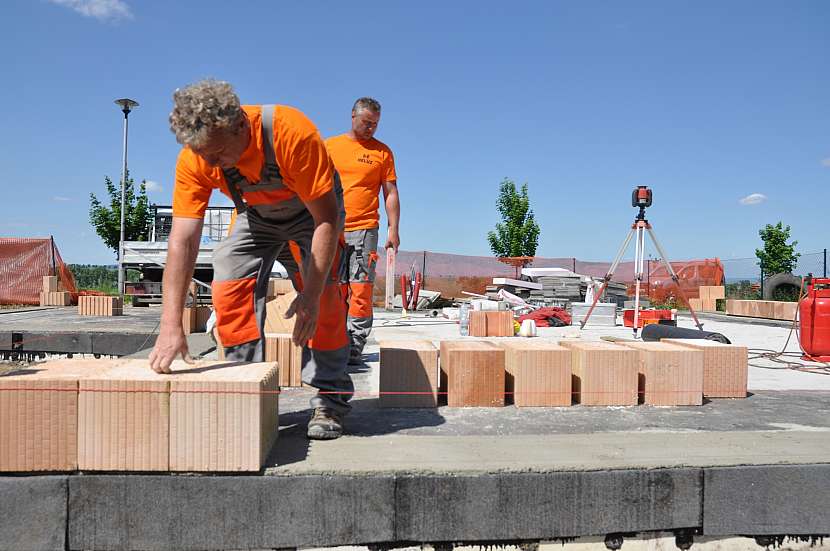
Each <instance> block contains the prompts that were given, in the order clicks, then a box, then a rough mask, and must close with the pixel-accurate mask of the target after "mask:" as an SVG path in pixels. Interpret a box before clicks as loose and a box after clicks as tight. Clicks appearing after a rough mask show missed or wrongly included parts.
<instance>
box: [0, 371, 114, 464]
mask: <svg viewBox="0 0 830 551" xmlns="http://www.w3.org/2000/svg"><path fill="white" fill-rule="evenodd" d="M96 364H97V361H95V360H57V361H51V362H46V363H42V364H37V365H36V366H33V367H32V368H27V369H18V370H14V371H11V372H9V373H6V374H5V375H2V376H0V471H5V472H9V471H12V472H24V471H74V470H77V468H78V380H79V379H81V378H83V377H85V376H88V375H90V374H94V373H97V372H98V371H99V370H100V368H99V367H98V366H97V365H96Z"/></svg>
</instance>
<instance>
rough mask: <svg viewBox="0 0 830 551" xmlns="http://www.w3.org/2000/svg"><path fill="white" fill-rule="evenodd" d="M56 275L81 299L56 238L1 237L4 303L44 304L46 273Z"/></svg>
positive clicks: (0, 276) (0, 297)
mask: <svg viewBox="0 0 830 551" xmlns="http://www.w3.org/2000/svg"><path fill="white" fill-rule="evenodd" d="M55 275H56V276H58V281H59V282H60V284H61V285H62V288H63V289H65V290H66V291H69V292H70V293H71V294H72V302H73V303H75V302H77V299H78V289H77V286H76V285H75V278H74V277H73V276H72V272H71V271H70V270H69V268H68V267H67V266H66V264H65V263H64V262H63V259H62V258H61V255H60V252H58V248H57V246H55V241H54V239H52V238H51V237H47V238H24V237H0V304H40V292H41V291H43V277H44V276H55Z"/></svg>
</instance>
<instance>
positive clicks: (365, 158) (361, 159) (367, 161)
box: [357, 153, 375, 165]
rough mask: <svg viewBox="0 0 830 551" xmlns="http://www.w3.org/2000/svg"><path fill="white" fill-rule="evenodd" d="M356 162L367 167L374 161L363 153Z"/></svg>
mask: <svg viewBox="0 0 830 551" xmlns="http://www.w3.org/2000/svg"><path fill="white" fill-rule="evenodd" d="M357 162H358V163H365V164H367V165H373V164H375V161H373V160H372V157H371V155H369V154H368V153H364V154H363V155H361V156H360V157H358V159H357Z"/></svg>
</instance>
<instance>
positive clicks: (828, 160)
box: [821, 157, 830, 166]
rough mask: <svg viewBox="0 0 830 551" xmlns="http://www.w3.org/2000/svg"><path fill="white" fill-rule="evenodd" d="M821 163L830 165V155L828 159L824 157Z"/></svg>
mask: <svg viewBox="0 0 830 551" xmlns="http://www.w3.org/2000/svg"><path fill="white" fill-rule="evenodd" d="M821 164H823V165H824V166H830V157H827V158H826V159H822V160H821Z"/></svg>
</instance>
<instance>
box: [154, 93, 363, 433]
mask: <svg viewBox="0 0 830 551" xmlns="http://www.w3.org/2000/svg"><path fill="white" fill-rule="evenodd" d="M173 101H174V104H175V105H174V107H173V112H172V113H171V114H170V129H171V130H172V131H173V133H174V134H175V135H176V140H177V141H178V142H179V143H181V144H182V145H184V147H183V148H182V150H181V152H180V153H179V158H178V161H177V163H176V181H175V189H174V192H173V227H172V230H171V232H170V238H169V241H168V253H167V267H166V268H165V270H164V278H163V297H164V298H163V307H162V314H161V328H160V331H159V336H158V339H157V341H156V345H155V347H154V348H153V351H152V353H151V354H150V367H151V368H152V369H153V370H154V371H156V372H158V373H170V364H171V362H172V361H173V360H174V359H175V358H176V357H177V356H178V355H179V354H181V355H182V356H183V357H184V358H185V360H186V361H189V355H188V350H187V341H186V340H185V338H184V334H183V331H182V309H183V307H184V301H185V293H186V290H187V287H188V284H189V283H190V279H191V277H192V276H193V268H194V265H195V261H196V254H197V253H198V251H199V241H200V238H201V234H202V224H203V221H204V213H205V208H206V207H207V205H208V201H209V199H210V195H211V192H212V191H213V190H214V189H219V190H220V191H221V192H222V193H224V194H225V195H227V196H228V197H230V198H231V199H232V200H233V202H234V205H236V219H235V221H234V222H233V225H232V227H231V231H230V233H229V235H228V237H227V238H226V239H225V240H223V241H221V242H220V243H219V245H218V246H217V247H216V249H215V251H214V258H213V268H214V276H213V285H212V291H213V304H214V308H215V309H216V326H217V329H218V332H219V337H220V339H221V341H222V344H223V345H224V346H225V357H226V358H227V359H228V360H237V361H254V362H258V361H263V360H264V351H263V348H264V343H263V338H262V336H263V333H264V326H265V299H266V294H267V291H268V279H269V276H270V273H271V266H272V265H273V263H274V261H275V260H278V261H279V262H280V263H281V264H282V265H283V266H284V267H285V269H286V270H287V271H288V275H289V277H290V278H291V280H292V282H293V284H294V287H295V288H296V289H297V291H298V294H297V298H296V299H295V300H294V301H293V302H292V304H291V306H290V307H289V309H288V311H287V312H286V317H291V316H292V315H293V316H296V321H295V325H294V333H293V335H292V338H293V340H294V343H295V344H297V345H299V346H303V354H302V366H303V367H302V379H303V382H304V383H306V384H308V385H311V386H313V387H316V388H317V389H319V391H320V392H318V394H317V395H316V396H314V397H313V398H312V399H311V405H312V407H313V408H314V413H313V414H312V417H311V420H310V421H309V424H308V437H309V438H312V439H320V440H328V439H333V438H337V437H339V436H340V435H341V434H342V432H343V424H342V418H343V416H344V415H345V414H346V413H347V412H348V411H349V409H350V408H351V406H350V405H349V404H348V403H347V402H348V400H349V398H351V395H352V393H353V391H354V386H353V384H352V381H351V378H350V377H349V375H348V373H347V372H346V369H347V368H346V365H347V361H348V354H349V340H348V336H347V334H346V309H347V306H346V293H347V289H346V285H345V283H344V281H345V277H344V276H345V266H344V265H341V263H342V262H344V261H345V254H344V243H343V241H342V237H341V236H342V228H343V221H344V212H343V199H342V189H341V187H340V182H339V179H338V177H337V173H336V172H335V169H334V166H333V165H332V162H331V160H330V159H329V156H328V154H327V153H326V148H325V144H324V143H323V140H322V139H321V138H320V134H319V133H318V132H317V128H316V127H315V126H314V124H312V122H311V121H310V120H309V119H308V118H307V117H306V116H305V115H303V114H302V113H301V112H300V111H298V110H296V109H293V108H291V107H287V106H283V105H276V106H274V105H262V106H259V105H240V104H239V98H238V97H237V95H236V93H235V92H234V91H233V88H232V87H231V85H230V84H228V83H227V82H221V81H215V80H204V81H201V82H197V83H195V84H192V85H190V86H187V87H186V88H183V89H180V90H176V92H175V93H174V94H173ZM341 393H342V394H341Z"/></svg>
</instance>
